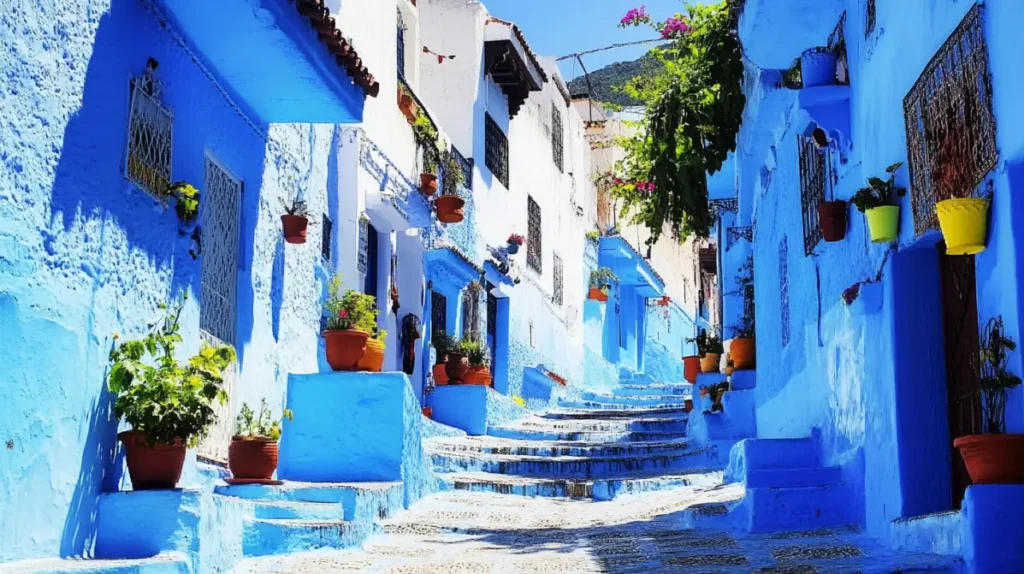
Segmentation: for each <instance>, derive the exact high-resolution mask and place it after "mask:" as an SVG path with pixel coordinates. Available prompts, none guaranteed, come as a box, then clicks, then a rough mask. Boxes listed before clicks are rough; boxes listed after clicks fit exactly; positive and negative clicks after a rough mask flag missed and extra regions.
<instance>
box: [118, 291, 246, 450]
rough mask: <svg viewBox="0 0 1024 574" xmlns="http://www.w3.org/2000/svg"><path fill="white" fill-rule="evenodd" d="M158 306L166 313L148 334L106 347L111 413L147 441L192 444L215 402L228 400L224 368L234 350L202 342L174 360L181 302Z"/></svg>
mask: <svg viewBox="0 0 1024 574" xmlns="http://www.w3.org/2000/svg"><path fill="white" fill-rule="evenodd" d="M160 308H161V309H163V310H164V311H165V315H164V317H163V318H162V319H160V320H159V321H157V322H156V323H155V324H154V325H153V326H152V330H151V331H150V332H149V334H147V335H146V336H145V337H143V338H141V339H138V340H133V341H125V342H122V343H120V344H118V345H117V346H116V347H115V348H114V349H113V350H111V352H110V363H111V365H110V372H109V373H108V375H107V388H109V389H110V392H111V393H113V394H114V395H115V397H116V399H115V401H114V414H115V415H116V416H117V417H118V418H123V419H124V420H125V422H127V423H128V424H129V425H131V427H132V429H133V430H136V431H139V432H141V433H143V434H144V435H145V437H146V440H147V441H148V442H149V444H150V445H152V444H156V443H172V442H174V440H175V439H181V440H183V441H185V443H186V444H188V445H189V446H190V447H194V446H196V445H198V444H199V441H200V440H202V439H203V438H204V437H205V436H206V434H207V432H208V430H209V428H210V426H211V425H213V423H214V422H215V421H216V414H215V412H214V409H215V408H216V406H217V405H218V404H221V405H223V404H225V403H226V402H227V399H228V395H227V392H226V391H225V390H224V376H223V371H224V369H226V368H228V366H230V365H231V363H233V362H234V361H235V350H234V348H233V347H231V346H230V345H218V346H215V347H214V346H210V345H208V344H206V343H203V346H202V348H201V350H200V351H199V354H197V355H195V356H194V357H191V358H190V359H189V360H188V361H187V362H186V363H184V364H180V363H178V361H177V359H175V357H174V352H175V349H176V347H177V345H178V344H179V343H181V342H182V338H181V335H180V334H179V330H180V326H179V318H180V317H181V311H182V308H183V303H179V304H178V305H177V306H176V307H175V308H174V309H173V310H170V309H168V306H167V305H161V306H160Z"/></svg>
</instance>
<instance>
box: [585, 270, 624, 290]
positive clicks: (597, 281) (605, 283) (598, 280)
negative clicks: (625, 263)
mask: <svg viewBox="0 0 1024 574" xmlns="http://www.w3.org/2000/svg"><path fill="white" fill-rule="evenodd" d="M618 282H619V277H618V276H617V275H615V273H614V272H613V271H612V270H611V269H609V268H608V267H599V268H597V269H595V270H593V271H591V272H590V286H591V287H594V288H596V289H610V288H611V287H612V285H615V284H616V283H618Z"/></svg>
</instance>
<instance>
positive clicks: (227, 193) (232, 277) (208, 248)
mask: <svg viewBox="0 0 1024 574" xmlns="http://www.w3.org/2000/svg"><path fill="white" fill-rule="evenodd" d="M203 179H204V186H205V190H204V191H205V193H204V194H203V210H202V224H201V225H202V230H203V251H202V254H203V255H202V256H203V261H202V269H201V274H202V279H201V282H202V285H201V296H202V299H201V301H200V303H201V305H200V311H199V328H200V329H201V330H202V331H204V332H205V333H207V334H208V335H209V336H210V337H212V338H214V339H216V340H218V341H223V342H225V343H228V344H231V345H233V344H235V305H236V296H235V295H236V291H237V288H238V251H239V249H238V238H239V218H240V214H241V210H240V208H241V204H242V202H241V198H242V182H241V181H240V180H238V179H235V178H234V177H232V176H231V174H229V173H228V172H227V171H226V170H225V169H224V168H222V167H220V166H219V165H218V164H217V163H216V161H214V160H213V159H212V158H210V157H209V156H207V158H206V163H205V165H204V178H203Z"/></svg>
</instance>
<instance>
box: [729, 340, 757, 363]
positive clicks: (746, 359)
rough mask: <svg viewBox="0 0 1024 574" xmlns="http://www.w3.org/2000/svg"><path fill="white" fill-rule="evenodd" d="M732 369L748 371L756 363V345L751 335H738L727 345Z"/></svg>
mask: <svg viewBox="0 0 1024 574" xmlns="http://www.w3.org/2000/svg"><path fill="white" fill-rule="evenodd" d="M729 354H730V355H731V356H732V366H733V369H735V370H737V371H749V370H751V369H753V368H754V367H755V366H756V364H757V360H756V359H757V345H756V344H755V341H754V339H753V338H752V337H749V338H748V337H738V338H736V339H733V340H732V344H731V345H730V346H729Z"/></svg>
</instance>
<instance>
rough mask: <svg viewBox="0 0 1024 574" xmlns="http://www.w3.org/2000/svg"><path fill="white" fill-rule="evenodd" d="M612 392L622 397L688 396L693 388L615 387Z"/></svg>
mask: <svg viewBox="0 0 1024 574" xmlns="http://www.w3.org/2000/svg"><path fill="white" fill-rule="evenodd" d="M612 394H614V395H617V396H622V397H629V396H651V395H659V396H664V397H678V396H684V395H685V396H690V395H691V394H693V390H692V389H690V388H687V387H660V388H643V387H633V386H629V387H617V388H615V389H612Z"/></svg>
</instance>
